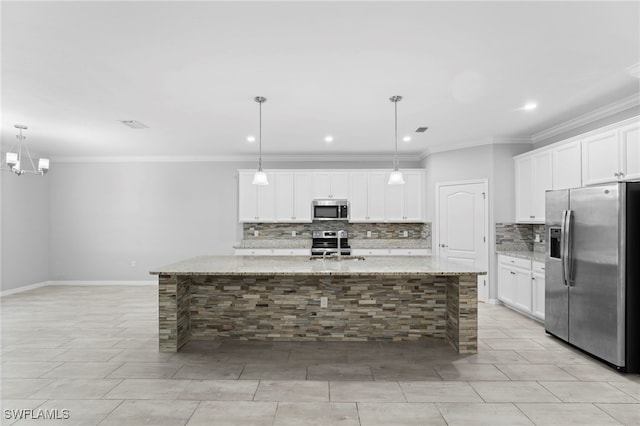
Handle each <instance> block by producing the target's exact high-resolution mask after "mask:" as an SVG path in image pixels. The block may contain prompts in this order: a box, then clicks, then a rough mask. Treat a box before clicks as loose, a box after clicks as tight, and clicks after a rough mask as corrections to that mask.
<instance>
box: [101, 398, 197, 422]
mask: <svg viewBox="0 0 640 426" xmlns="http://www.w3.org/2000/svg"><path fill="white" fill-rule="evenodd" d="M196 407H198V402H197V401H171V404H167V401H131V400H130V401H124V402H123V403H122V404H120V405H119V406H118V407H117V408H116V409H115V410H113V412H112V413H111V414H109V415H108V416H107V418H106V419H104V421H103V422H102V423H100V426H140V425H154V426H183V425H184V424H185V423H186V422H187V421H188V420H189V418H190V417H191V415H192V414H193V413H194V411H195V410H196Z"/></svg>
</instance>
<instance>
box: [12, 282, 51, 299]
mask: <svg viewBox="0 0 640 426" xmlns="http://www.w3.org/2000/svg"><path fill="white" fill-rule="evenodd" d="M48 285H51V281H42V282H39V283H35V284H29V285H25V286H22V287H18V288H12V289H10V290H4V291H2V292H0V297H4V296H10V295H12V294H17V293H22V292H23V291H29V290H35V289H36V288H40V287H46V286H48Z"/></svg>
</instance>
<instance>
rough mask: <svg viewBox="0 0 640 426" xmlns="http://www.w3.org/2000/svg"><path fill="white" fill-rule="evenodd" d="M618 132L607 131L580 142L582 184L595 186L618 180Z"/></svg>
mask: <svg viewBox="0 0 640 426" xmlns="http://www.w3.org/2000/svg"><path fill="white" fill-rule="evenodd" d="M620 156H621V150H620V144H619V143H618V131H617V130H607V131H605V132H601V133H597V134H594V135H591V136H589V137H586V138H584V139H583V140H582V183H583V184H584V185H595V184H598V183H605V182H615V181H617V180H618V176H619V173H620V171H621V167H620Z"/></svg>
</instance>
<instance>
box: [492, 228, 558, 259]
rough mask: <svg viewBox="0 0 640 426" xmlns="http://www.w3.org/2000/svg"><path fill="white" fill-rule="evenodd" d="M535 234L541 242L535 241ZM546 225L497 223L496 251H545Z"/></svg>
mask: <svg viewBox="0 0 640 426" xmlns="http://www.w3.org/2000/svg"><path fill="white" fill-rule="evenodd" d="M535 234H539V235H540V242H534V238H535ZM545 238H546V233H545V225H532V224H524V223H496V251H534V252H536V253H544V249H545Z"/></svg>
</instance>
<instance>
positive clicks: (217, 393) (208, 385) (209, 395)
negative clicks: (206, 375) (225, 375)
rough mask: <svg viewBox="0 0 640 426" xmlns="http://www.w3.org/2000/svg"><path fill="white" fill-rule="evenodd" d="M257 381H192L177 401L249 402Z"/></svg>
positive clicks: (254, 391) (254, 392)
mask: <svg viewBox="0 0 640 426" xmlns="http://www.w3.org/2000/svg"><path fill="white" fill-rule="evenodd" d="M257 389H258V381H257V380H192V381H191V382H190V383H189V384H188V385H187V386H186V388H185V389H184V390H183V391H182V393H180V395H179V396H178V399H187V400H192V401H251V400H253V397H254V395H255V394H256V390H257Z"/></svg>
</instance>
